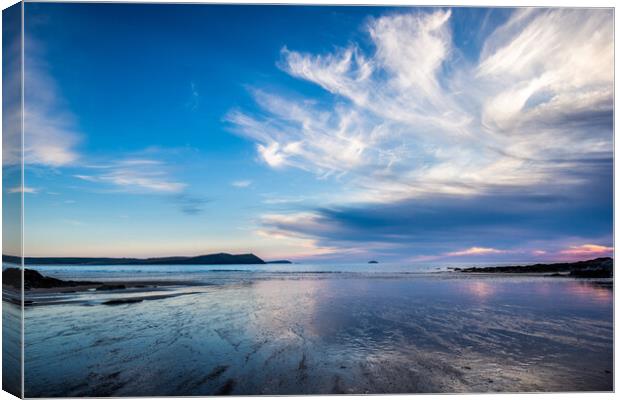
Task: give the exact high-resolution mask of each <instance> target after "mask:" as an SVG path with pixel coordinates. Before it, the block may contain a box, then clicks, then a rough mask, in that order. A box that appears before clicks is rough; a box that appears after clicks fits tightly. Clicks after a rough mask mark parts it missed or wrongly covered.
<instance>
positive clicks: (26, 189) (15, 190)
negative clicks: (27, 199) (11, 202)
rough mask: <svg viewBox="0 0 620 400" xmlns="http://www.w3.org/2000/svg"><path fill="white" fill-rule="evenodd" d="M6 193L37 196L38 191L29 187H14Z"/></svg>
mask: <svg viewBox="0 0 620 400" xmlns="http://www.w3.org/2000/svg"><path fill="white" fill-rule="evenodd" d="M7 191H8V192H9V193H30V194H37V193H39V189H37V188H33V187H29V186H15V187H12V188H8V189H7Z"/></svg>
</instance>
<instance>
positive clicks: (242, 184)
mask: <svg viewBox="0 0 620 400" xmlns="http://www.w3.org/2000/svg"><path fill="white" fill-rule="evenodd" d="M251 184H252V181H250V180H242V181H234V182H232V183H231V185H232V186H234V187H236V188H246V187H248V186H250V185H251Z"/></svg>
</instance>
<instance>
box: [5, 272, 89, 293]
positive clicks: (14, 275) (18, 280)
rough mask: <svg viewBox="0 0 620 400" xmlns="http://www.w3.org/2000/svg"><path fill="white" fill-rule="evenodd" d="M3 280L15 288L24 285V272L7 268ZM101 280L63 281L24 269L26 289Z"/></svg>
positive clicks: (81, 283) (69, 285)
mask: <svg viewBox="0 0 620 400" xmlns="http://www.w3.org/2000/svg"><path fill="white" fill-rule="evenodd" d="M2 282H3V284H4V285H8V286H12V287H14V288H15V289H21V287H22V272H21V270H20V269H19V268H7V269H5V270H3V271H2ZM97 284H99V282H88V281H63V280H61V279H56V278H52V277H49V276H44V275H41V273H39V272H38V271H35V270H33V269H28V268H25V269H24V289H26V290H29V289H49V288H62V287H75V286H82V285H97Z"/></svg>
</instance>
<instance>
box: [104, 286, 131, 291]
mask: <svg viewBox="0 0 620 400" xmlns="http://www.w3.org/2000/svg"><path fill="white" fill-rule="evenodd" d="M119 289H127V286H125V285H108V284H103V285H101V286H99V287H98V288H97V291H100V290H119Z"/></svg>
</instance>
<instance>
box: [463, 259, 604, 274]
mask: <svg viewBox="0 0 620 400" xmlns="http://www.w3.org/2000/svg"><path fill="white" fill-rule="evenodd" d="M613 269H614V260H613V258H611V257H602V258H596V259H593V260H587V261H578V262H572V263H554V264H533V265H509V266H501V267H469V268H454V271H455V272H461V273H504V274H545V275H548V276H569V277H575V278H613Z"/></svg>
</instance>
